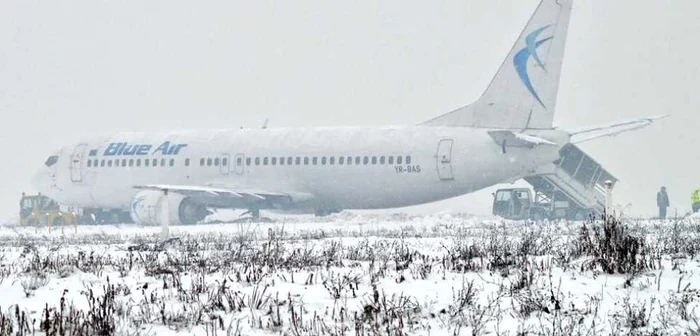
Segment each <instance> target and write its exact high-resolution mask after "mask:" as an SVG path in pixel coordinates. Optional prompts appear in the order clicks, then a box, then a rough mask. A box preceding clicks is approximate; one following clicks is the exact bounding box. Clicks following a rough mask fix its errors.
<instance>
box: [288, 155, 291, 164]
mask: <svg viewBox="0 0 700 336" xmlns="http://www.w3.org/2000/svg"><path fill="white" fill-rule="evenodd" d="M287 164H288V165H291V164H292V157H291V156H290V157H288V158H287Z"/></svg>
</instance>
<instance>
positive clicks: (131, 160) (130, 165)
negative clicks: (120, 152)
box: [129, 159, 134, 167]
mask: <svg viewBox="0 0 700 336" xmlns="http://www.w3.org/2000/svg"><path fill="white" fill-rule="evenodd" d="M133 166H134V159H129V167H133Z"/></svg>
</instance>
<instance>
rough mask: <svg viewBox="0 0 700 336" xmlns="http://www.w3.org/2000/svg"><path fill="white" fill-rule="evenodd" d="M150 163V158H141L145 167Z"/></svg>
mask: <svg viewBox="0 0 700 336" xmlns="http://www.w3.org/2000/svg"><path fill="white" fill-rule="evenodd" d="M153 160H155V159H153ZM150 163H151V160H149V159H145V160H143V165H144V166H146V167H148V165H149V164H150ZM155 166H156V165H155V163H154V164H153V167H155Z"/></svg>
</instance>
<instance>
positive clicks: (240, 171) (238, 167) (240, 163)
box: [233, 153, 245, 175]
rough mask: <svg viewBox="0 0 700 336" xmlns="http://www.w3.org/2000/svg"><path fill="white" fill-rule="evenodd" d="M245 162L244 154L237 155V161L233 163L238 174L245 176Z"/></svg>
mask: <svg viewBox="0 0 700 336" xmlns="http://www.w3.org/2000/svg"><path fill="white" fill-rule="evenodd" d="M244 161H245V155H243V154H242V153H238V154H236V159H235V162H234V163H233V164H234V165H235V166H234V167H235V168H236V174H238V175H243V172H244V170H245V169H244V168H245V166H244V165H243V162H244Z"/></svg>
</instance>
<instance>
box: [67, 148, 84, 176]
mask: <svg viewBox="0 0 700 336" xmlns="http://www.w3.org/2000/svg"><path fill="white" fill-rule="evenodd" d="M86 148H87V144H79V145H77V146H75V149H73V153H72V154H71V156H70V180H71V181H73V182H83V156H84V155H85V149H86Z"/></svg>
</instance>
